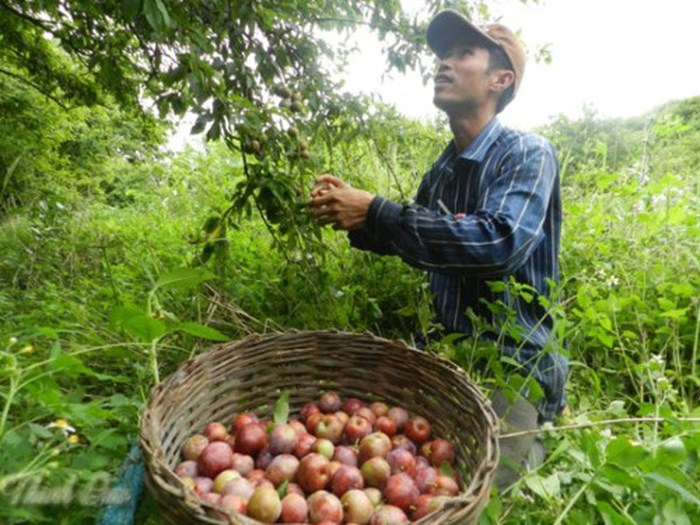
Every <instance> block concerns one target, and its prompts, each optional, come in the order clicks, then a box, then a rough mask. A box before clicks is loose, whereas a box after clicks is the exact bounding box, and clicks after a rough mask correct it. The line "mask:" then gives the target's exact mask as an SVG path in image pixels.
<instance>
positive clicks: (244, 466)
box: [231, 452, 255, 476]
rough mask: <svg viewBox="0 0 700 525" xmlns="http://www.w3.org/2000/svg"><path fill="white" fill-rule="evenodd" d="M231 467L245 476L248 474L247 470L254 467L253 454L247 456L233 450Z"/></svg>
mask: <svg viewBox="0 0 700 525" xmlns="http://www.w3.org/2000/svg"><path fill="white" fill-rule="evenodd" d="M231 468H232V469H233V470H236V471H238V472H239V473H240V474H241V476H245V475H246V474H248V472H250V471H251V470H253V469H254V468H255V459H254V458H253V456H249V455H248V454H241V453H240V452H234V453H233V460H232V462H231Z"/></svg>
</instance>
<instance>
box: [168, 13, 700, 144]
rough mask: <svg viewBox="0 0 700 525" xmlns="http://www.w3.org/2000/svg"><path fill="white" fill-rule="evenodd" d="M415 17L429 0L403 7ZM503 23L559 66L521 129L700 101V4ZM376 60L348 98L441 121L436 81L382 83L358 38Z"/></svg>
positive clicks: (520, 119) (508, 118)
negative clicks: (545, 49) (588, 111)
mask: <svg viewBox="0 0 700 525" xmlns="http://www.w3.org/2000/svg"><path fill="white" fill-rule="evenodd" d="M403 1H404V4H405V5H406V6H408V7H409V8H410V7H411V6H415V7H422V6H424V5H425V2H424V0H403ZM489 5H490V6H492V8H491V11H492V13H493V14H494V15H495V16H498V17H500V18H501V21H502V22H503V23H505V24H507V25H508V26H510V27H511V28H512V29H514V30H519V31H520V32H521V35H522V39H523V40H524V42H525V43H526V44H527V46H528V47H530V48H533V49H534V48H536V47H538V46H541V45H544V44H549V45H550V50H551V53H552V62H551V64H545V63H536V62H535V61H534V60H532V59H531V60H529V62H528V65H527V70H526V72H525V77H524V80H523V83H522V86H521V88H520V92H519V93H518V96H517V97H516V99H515V100H514V101H513V102H512V103H511V104H510V105H509V106H508V107H507V108H506V109H505V110H504V112H503V113H502V114H501V120H502V121H503V122H504V123H506V124H508V125H511V126H514V127H518V128H522V129H531V128H532V127H534V126H538V125H541V124H545V123H547V122H549V120H550V119H551V117H553V116H555V115H558V114H564V115H567V116H569V117H571V118H578V117H580V116H581V115H582V109H583V107H584V105H589V106H591V107H593V108H594V109H595V110H596V111H597V112H598V114H599V115H600V116H602V117H629V116H634V115H641V114H642V113H645V112H647V111H650V110H652V109H654V108H655V107H657V106H659V105H661V104H663V103H665V102H668V101H671V100H678V99H683V98H688V97H693V96H700V0H540V3H539V4H538V5H527V6H523V5H522V3H521V2H520V1H519V0H491V2H489ZM357 38H358V39H361V40H362V41H363V43H362V48H363V49H365V50H366V51H365V52H364V53H362V54H361V55H358V56H357V57H356V58H355V59H354V60H353V62H352V64H351V67H350V68H349V69H348V70H347V77H346V89H347V90H349V91H353V92H357V91H364V92H366V93H376V94H377V96H379V97H381V98H382V99H383V100H384V101H385V102H388V103H392V104H395V105H396V106H397V108H398V109H399V111H401V112H402V113H403V114H405V115H407V116H410V117H417V118H430V119H432V118H434V117H437V116H438V115H439V112H438V110H437V109H435V107H434V106H433V104H432V90H433V87H432V81H431V82H429V83H428V84H427V85H425V86H424V85H423V82H422V80H421V78H420V76H419V75H418V73H415V74H412V75H407V76H406V77H401V78H398V77H396V78H393V79H388V80H385V81H384V82H382V74H383V73H384V71H385V68H386V62H385V57H384V55H383V54H382V53H381V46H380V45H379V44H378V43H376V41H375V42H374V43H373V42H372V39H371V38H368V37H367V36H366V35H365V36H358V37H357ZM192 122H193V118H188V119H186V120H185V123H183V124H182V125H181V126H180V128H179V129H178V130H177V131H176V133H175V134H174V136H173V137H172V138H171V140H170V144H169V146H170V148H172V149H174V150H179V149H182V147H184V143H189V144H190V145H192V146H195V147H196V146H197V145H199V146H200V147H201V138H202V135H199V136H196V137H195V136H189V128H190V127H191V126H192Z"/></svg>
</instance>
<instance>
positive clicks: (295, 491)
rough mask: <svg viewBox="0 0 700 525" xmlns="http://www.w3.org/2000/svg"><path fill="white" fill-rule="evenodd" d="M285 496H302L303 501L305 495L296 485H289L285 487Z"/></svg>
mask: <svg viewBox="0 0 700 525" xmlns="http://www.w3.org/2000/svg"><path fill="white" fill-rule="evenodd" d="M287 494H299V495H300V496H304V499H306V494H304V491H303V490H302V488H301V487H300V486H299V485H297V484H296V483H289V484H288V485H287Z"/></svg>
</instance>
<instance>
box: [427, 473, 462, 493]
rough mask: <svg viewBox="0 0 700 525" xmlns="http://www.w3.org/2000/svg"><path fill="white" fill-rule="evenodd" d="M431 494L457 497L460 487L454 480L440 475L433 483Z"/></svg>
mask: <svg viewBox="0 0 700 525" xmlns="http://www.w3.org/2000/svg"><path fill="white" fill-rule="evenodd" d="M430 493H431V494H435V495H440V496H456V495H457V494H459V485H457V482H456V481H455V480H454V478H452V477H450V476H446V475H444V474H438V476H437V477H436V478H435V480H434V481H433V484H432V487H431V490H430Z"/></svg>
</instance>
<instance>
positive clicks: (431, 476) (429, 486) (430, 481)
mask: <svg viewBox="0 0 700 525" xmlns="http://www.w3.org/2000/svg"><path fill="white" fill-rule="evenodd" d="M437 477H438V471H437V469H435V468H433V467H425V468H421V469H418V470H416V474H415V475H414V476H413V479H414V481H415V482H416V486H417V487H418V490H419V491H420V492H421V494H425V493H430V492H432V490H433V487H434V485H435V478H437Z"/></svg>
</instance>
